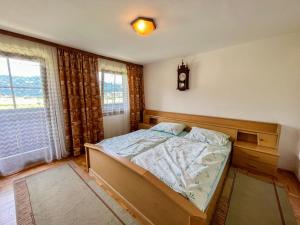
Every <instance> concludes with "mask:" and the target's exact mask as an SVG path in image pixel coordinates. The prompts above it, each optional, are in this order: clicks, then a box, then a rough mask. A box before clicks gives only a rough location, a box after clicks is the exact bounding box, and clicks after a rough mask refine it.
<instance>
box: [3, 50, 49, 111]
mask: <svg viewBox="0 0 300 225" xmlns="http://www.w3.org/2000/svg"><path fill="white" fill-rule="evenodd" d="M0 57H3V58H5V59H6V65H7V69H8V77H9V86H1V85H0V88H7V89H10V90H11V96H12V101H13V105H12V106H13V108H9V109H1V108H0V110H1V111H3V110H22V109H41V108H46V105H47V101H46V100H47V98H46V93H45V87H47V79H46V66H45V60H44V59H43V58H40V57H35V56H27V55H23V54H18V53H10V52H4V51H0ZM9 59H17V60H27V61H32V62H37V63H39V64H40V78H41V81H42V85H41V87H40V88H36V87H21V86H19V87H15V86H13V75H12V73H11V66H10V62H9ZM18 88H20V89H31V90H34V89H36V90H41V91H42V93H43V96H42V97H43V103H44V104H43V106H41V107H25V108H18V107H17V105H18V103H17V102H16V96H15V93H14V89H18Z"/></svg>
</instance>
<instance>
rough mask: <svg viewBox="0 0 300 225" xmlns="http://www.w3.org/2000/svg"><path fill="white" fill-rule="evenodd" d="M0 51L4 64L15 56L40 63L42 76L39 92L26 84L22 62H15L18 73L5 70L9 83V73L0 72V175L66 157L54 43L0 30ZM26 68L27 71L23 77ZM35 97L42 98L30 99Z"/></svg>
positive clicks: (27, 79)
mask: <svg viewBox="0 0 300 225" xmlns="http://www.w3.org/2000/svg"><path fill="white" fill-rule="evenodd" d="M1 56H2V59H3V60H6V61H7V63H8V65H10V64H9V63H12V62H13V60H14V58H16V60H19V61H18V62H20V63H21V64H22V63H27V62H30V63H36V64H37V65H39V66H40V78H39V79H37V82H36V83H37V85H38V84H39V82H38V81H39V80H41V82H40V86H41V91H37V90H38V88H36V87H31V86H30V85H32V83H33V82H32V81H33V79H32V78H33V77H31V75H30V71H29V72H28V71H25V70H26V67H22V65H21V66H18V65H14V66H15V70H16V71H18V73H19V74H20V75H16V74H18V73H17V72H15V74H14V72H13V71H9V72H10V73H9V74H10V75H9V76H10V82H7V83H5V82H6V81H5V80H6V77H8V75H6V74H0V175H7V174H10V173H13V172H16V171H18V170H21V169H23V168H25V167H27V166H29V165H31V164H33V163H38V162H41V161H46V162H50V161H52V160H54V159H61V158H62V157H65V156H67V155H68V153H67V152H66V148H65V135H64V129H63V128H64V127H63V126H64V125H63V114H62V102H61V98H60V86H59V80H58V67H57V51H56V48H53V47H49V46H45V45H42V44H38V43H34V42H30V41H26V40H23V39H19V38H13V37H10V36H6V35H0V57H1ZM26 60H27V61H26ZM23 66H24V65H23ZM2 67H5V64H3V65H2ZM23 69H24V71H22V70H23ZM4 70H5V68H4ZM10 70H11V68H10ZM29 70H30V69H29ZM0 71H1V70H0ZM22 73H23V74H22ZM26 73H27V74H29V75H28V76H27V77H26V76H23V75H24V74H26ZM34 75H36V74H32V76H34ZM22 76H23V78H22ZM20 77H21V78H22V79H20ZM1 78H2V79H1ZM20 83H22V85H21V86H22V87H20ZM18 85H19V86H18ZM23 86H26V87H23ZM34 88H35V89H34ZM9 90H11V91H12V93H10V92H8V91H9ZM37 93H38V94H37ZM37 95H38V97H36V96H37ZM41 98H42V100H41ZM11 99H13V100H14V101H13V102H14V106H10V105H9V104H10V103H9V104H8V105H7V104H6V105H5V103H4V101H8V102H9V101H10V100H11ZM36 99H40V100H39V101H42V103H41V104H40V105H38V104H35V103H34V104H33V103H30V104H31V105H30V104H29V103H28V101H36ZM22 101H23V102H22Z"/></svg>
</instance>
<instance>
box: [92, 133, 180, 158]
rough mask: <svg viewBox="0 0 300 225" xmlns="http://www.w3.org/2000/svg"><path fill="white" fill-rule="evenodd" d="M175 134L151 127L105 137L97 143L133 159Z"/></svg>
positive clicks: (112, 151) (106, 149) (105, 148)
mask: <svg viewBox="0 0 300 225" xmlns="http://www.w3.org/2000/svg"><path fill="white" fill-rule="evenodd" d="M173 136H174V135H172V134H168V133H164V132H159V131H154V130H150V129H149V130H138V131H134V132H131V133H129V134H125V135H121V136H117V137H113V138H108V139H105V140H103V141H101V142H100V143H98V144H97V145H98V146H100V147H102V148H103V149H104V150H105V151H109V152H111V153H114V154H116V155H119V156H122V157H125V158H127V159H131V158H132V157H133V156H135V155H137V154H140V153H142V152H144V151H146V150H148V149H150V148H153V147H154V146H156V145H158V144H160V143H162V142H164V141H166V140H167V139H169V138H170V137H173Z"/></svg>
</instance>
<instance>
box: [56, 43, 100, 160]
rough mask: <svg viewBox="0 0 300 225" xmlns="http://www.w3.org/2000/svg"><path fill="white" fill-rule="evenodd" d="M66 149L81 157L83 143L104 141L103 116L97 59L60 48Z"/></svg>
mask: <svg viewBox="0 0 300 225" xmlns="http://www.w3.org/2000/svg"><path fill="white" fill-rule="evenodd" d="M58 67H59V78H60V86H61V92H62V100H63V110H64V121H65V132H66V144H67V149H68V150H69V151H72V152H73V154H74V155H75V156H77V155H80V153H81V151H82V150H83V145H84V143H96V142H99V141H100V140H102V139H103V117H102V110H101V103H100V90H99V82H98V63H97V58H96V57H94V56H90V55H86V54H84V53H81V52H76V51H72V50H65V49H58Z"/></svg>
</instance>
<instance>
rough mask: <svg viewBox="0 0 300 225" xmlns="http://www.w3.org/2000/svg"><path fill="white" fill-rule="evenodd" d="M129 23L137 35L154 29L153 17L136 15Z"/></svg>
mask: <svg viewBox="0 0 300 225" xmlns="http://www.w3.org/2000/svg"><path fill="white" fill-rule="evenodd" d="M130 25H131V26H132V28H133V29H134V30H135V32H137V33H138V34H139V35H142V36H146V35H148V34H150V33H152V32H153V31H154V30H155V29H156V23H155V21H154V19H153V18H149V17H141V16H140V17H137V18H136V19H134V20H133V21H132V22H131V23H130Z"/></svg>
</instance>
